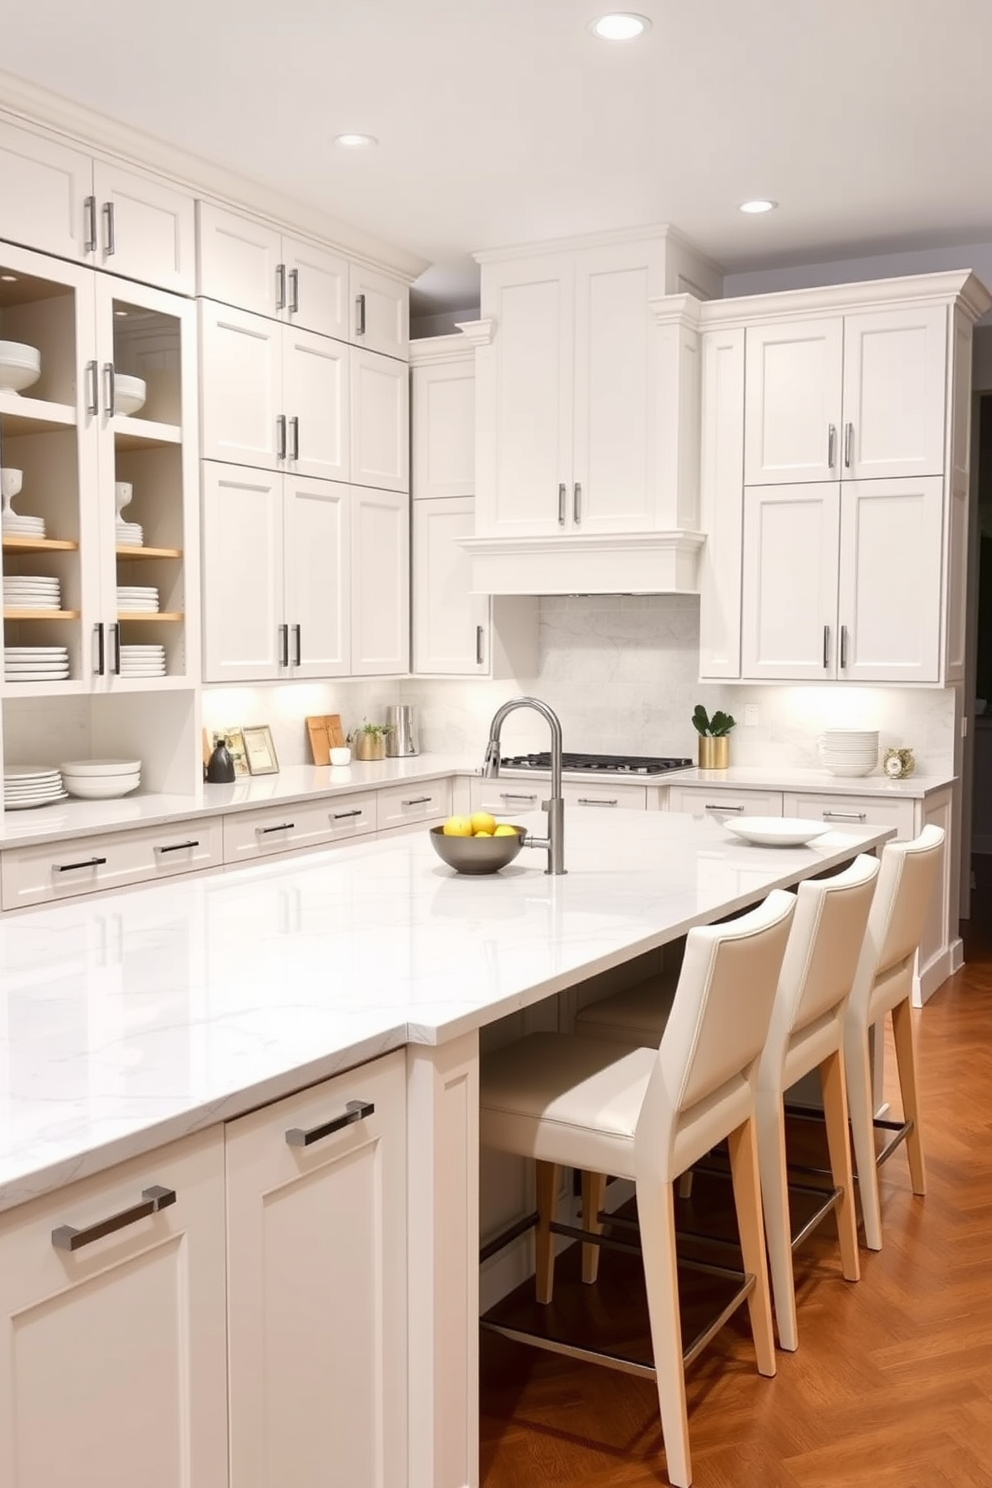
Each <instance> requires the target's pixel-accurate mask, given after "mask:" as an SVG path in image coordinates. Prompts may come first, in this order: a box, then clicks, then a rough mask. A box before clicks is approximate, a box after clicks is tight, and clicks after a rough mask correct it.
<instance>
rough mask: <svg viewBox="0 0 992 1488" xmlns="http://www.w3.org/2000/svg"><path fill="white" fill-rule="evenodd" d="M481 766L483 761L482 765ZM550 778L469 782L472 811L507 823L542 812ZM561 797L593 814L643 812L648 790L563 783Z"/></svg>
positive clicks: (541, 775) (616, 783) (501, 777)
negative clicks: (519, 817)
mask: <svg viewBox="0 0 992 1488" xmlns="http://www.w3.org/2000/svg"><path fill="white" fill-rule="evenodd" d="M480 763H481V761H480ZM550 779H551V776H550V774H544V773H538V772H537V771H535V772H533V778H532V779H531V780H527V779H522V778H521V777H519V776H517V777H512V776H509V775H498V776H497V777H496V779H495V780H484V779H478V778H473V779H472V780H471V781H470V789H471V803H472V810H473V811H488V812H489V813H490V815H492V816H495V817H498V818H500V819H501V820H504V821H513V820H514V819H515V818H516V817H517V816H519V815H520V814H521V813H522V812H525V811H540V809H541V802H542V801H544V800H546V799H547V795H548V791H549V789H550V786H549V781H550ZM562 795H563V797H564V799H565V802H566V804H567V805H569V806H583V807H588V808H589V810H591V811H602V810H605V811H615V810H620V811H644V810H646V809H647V789H646V787H645V786H643V785H629V784H627V783H626V782H624V781H612V780H611V781H609V782H608V783H607V784H603V783H602V782H598V783H596V784H591V785H587V784H586V783H585V782H580V781H578V780H566V781H564V782H563V783H562Z"/></svg>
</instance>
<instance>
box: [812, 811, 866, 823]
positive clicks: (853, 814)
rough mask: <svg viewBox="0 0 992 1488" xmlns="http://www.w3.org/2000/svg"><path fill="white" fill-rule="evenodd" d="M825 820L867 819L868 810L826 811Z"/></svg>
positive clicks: (861, 820)
mask: <svg viewBox="0 0 992 1488" xmlns="http://www.w3.org/2000/svg"><path fill="white" fill-rule="evenodd" d="M823 820H824V821H860V822H863V821H867V820H868V813H867V811H824V813H823Z"/></svg>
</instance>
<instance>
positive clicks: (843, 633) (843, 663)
mask: <svg viewBox="0 0 992 1488" xmlns="http://www.w3.org/2000/svg"><path fill="white" fill-rule="evenodd" d="M840 669H841V671H842V672H843V671H846V669H847V626H846V625H842V626H841V628H840Z"/></svg>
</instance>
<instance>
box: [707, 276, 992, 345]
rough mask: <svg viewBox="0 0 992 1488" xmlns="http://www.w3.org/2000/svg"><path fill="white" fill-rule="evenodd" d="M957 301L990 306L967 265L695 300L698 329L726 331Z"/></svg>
mask: <svg viewBox="0 0 992 1488" xmlns="http://www.w3.org/2000/svg"><path fill="white" fill-rule="evenodd" d="M952 302H954V303H957V304H959V305H960V306H961V308H962V309H963V310H964V311H965V312H966V313H967V314H968V315H969V316H970V317H971V319H972V320H977V319H978V317H979V316H981V315H984V314H985V312H986V311H987V310H988V309H990V308H992V294H990V293H989V291H988V290H987V289H986V287H985V285H984V284H983V283H982V281H981V280H980V279H979V278H978V277H977V276H976V275H975V274H973V273H972V272H971V270H970V269H954V270H949V271H943V272H940V273H937V274H909V275H904V276H901V277H899V278H895V279H865V280H863V281H860V282H859V283H857V284H823V285H816V286H814V287H813V288H810V289H787V290H775V291H772V292H771V293H769V294H759V295H744V296H741V297H740V298H735V299H727V300H704V301H701V302H699V303H700V324H701V326H702V329H703V330H717V329H719V330H728V329H734V328H738V327H740V326H747V325H752V324H754V322H755V321H761V320H763V319H766V318H772V317H774V319H776V320H802V319H805V318H806V317H807V316H810V315H820V314H826V313H832V314H844V313H845V312H849V311H856V310H862V309H865V308H869V307H870V308H871V309H872V310H895V309H900V308H904V307H909V306H911V305H917V306H919V305H947V304H949V303H952Z"/></svg>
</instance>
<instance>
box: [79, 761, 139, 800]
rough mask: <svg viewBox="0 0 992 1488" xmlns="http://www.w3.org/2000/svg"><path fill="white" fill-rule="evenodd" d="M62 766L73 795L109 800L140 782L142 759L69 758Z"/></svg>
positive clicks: (135, 787) (86, 798)
mask: <svg viewBox="0 0 992 1488" xmlns="http://www.w3.org/2000/svg"><path fill="white" fill-rule="evenodd" d="M59 769H60V771H61V772H62V780H63V783H64V785H65V788H66V790H67V791H68V792H69V794H70V796H79V797H80V799H81V800H84V801H110V800H112V799H113V798H114V797H115V796H126V795H128V793H129V792H130V791H133V790H137V789H138V786H139V785H140V784H141V761H140V760H125V759H94V760H68V761H67V762H66V763H65V764H64V765H60V766H59Z"/></svg>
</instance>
